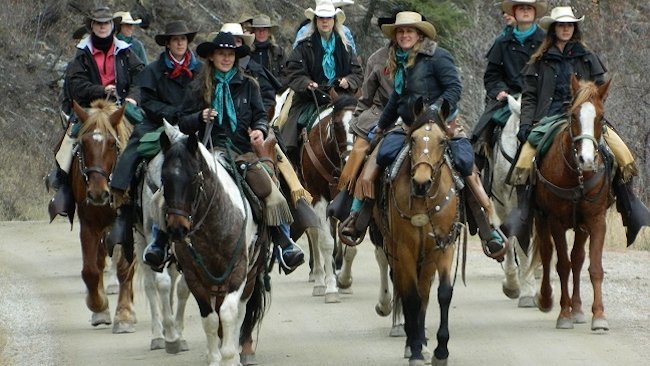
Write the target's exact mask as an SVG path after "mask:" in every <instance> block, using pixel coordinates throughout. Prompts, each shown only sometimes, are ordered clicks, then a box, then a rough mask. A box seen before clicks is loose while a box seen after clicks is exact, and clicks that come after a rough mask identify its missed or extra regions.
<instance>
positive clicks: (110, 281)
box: [104, 245, 122, 295]
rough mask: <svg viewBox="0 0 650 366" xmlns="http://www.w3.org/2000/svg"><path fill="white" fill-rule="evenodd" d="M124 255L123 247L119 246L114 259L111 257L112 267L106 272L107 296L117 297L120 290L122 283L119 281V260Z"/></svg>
mask: <svg viewBox="0 0 650 366" xmlns="http://www.w3.org/2000/svg"><path fill="white" fill-rule="evenodd" d="M120 255H122V246H121V245H118V246H116V247H115V249H113V257H110V260H109V262H110V265H109V266H108V267H107V268H106V270H105V271H104V283H106V284H107V285H106V294H107V295H116V294H117V293H118V291H119V290H120V283H119V282H118V280H117V260H118V258H119V256H120Z"/></svg>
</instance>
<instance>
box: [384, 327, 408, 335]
mask: <svg viewBox="0 0 650 366" xmlns="http://www.w3.org/2000/svg"><path fill="white" fill-rule="evenodd" d="M388 336H389V337H406V332H405V331H404V324H398V325H393V326H392V327H391V328H390V332H389V333H388Z"/></svg>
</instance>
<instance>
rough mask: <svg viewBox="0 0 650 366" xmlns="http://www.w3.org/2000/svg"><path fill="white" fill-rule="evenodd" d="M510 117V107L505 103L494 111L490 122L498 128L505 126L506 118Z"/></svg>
mask: <svg viewBox="0 0 650 366" xmlns="http://www.w3.org/2000/svg"><path fill="white" fill-rule="evenodd" d="M511 115H512V112H511V111H510V106H509V105H508V104H507V103H506V105H505V106H503V107H501V108H499V109H497V110H496V111H494V114H492V118H491V120H492V122H494V124H496V125H498V126H502V127H503V126H505V125H506V122H508V118H510V116H511Z"/></svg>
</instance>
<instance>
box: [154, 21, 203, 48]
mask: <svg viewBox="0 0 650 366" xmlns="http://www.w3.org/2000/svg"><path fill="white" fill-rule="evenodd" d="M172 36H186V37H187V43H191V42H192V41H193V40H194V36H196V31H191V30H189V28H187V24H185V22H184V21H182V20H175V21H171V22H169V23H167V24H165V33H162V34H156V36H155V37H154V39H155V40H156V43H157V44H158V45H159V46H163V47H164V46H166V45H167V41H168V40H169V38H171V37H172Z"/></svg>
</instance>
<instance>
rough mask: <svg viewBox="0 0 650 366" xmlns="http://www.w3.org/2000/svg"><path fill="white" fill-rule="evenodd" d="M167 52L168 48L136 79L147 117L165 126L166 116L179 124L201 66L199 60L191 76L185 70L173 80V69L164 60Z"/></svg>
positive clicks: (168, 119)
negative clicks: (185, 102)
mask: <svg viewBox="0 0 650 366" xmlns="http://www.w3.org/2000/svg"><path fill="white" fill-rule="evenodd" d="M166 55H168V53H167V51H165V52H162V53H161V54H160V56H159V57H158V59H157V60H156V61H153V62H152V63H150V64H149V65H147V66H146V67H145V68H144V70H142V72H141V73H140V74H139V75H138V78H137V80H136V85H138V86H139V87H140V93H141V98H142V101H141V103H140V106H141V107H142V109H144V111H145V114H146V116H147V119H148V120H149V121H150V122H151V123H153V124H155V125H159V126H162V120H163V118H164V119H166V120H167V122H169V123H172V124H177V123H178V118H179V117H180V113H181V106H182V104H183V98H184V95H185V90H186V88H187V86H188V85H189V84H190V83H191V82H192V80H193V79H195V78H196V76H197V75H198V73H199V72H200V70H201V66H202V65H201V63H200V62H198V61H197V62H195V63H194V64H193V65H192V64H191V65H190V66H189V69H190V71H192V77H189V76H188V75H187V74H185V73H183V74H181V75H180V76H178V77H176V78H174V79H171V78H170V77H169V74H170V73H171V72H172V71H173V70H172V69H170V68H169V67H168V66H167V65H166V64H165V59H166V57H168V56H166Z"/></svg>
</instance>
